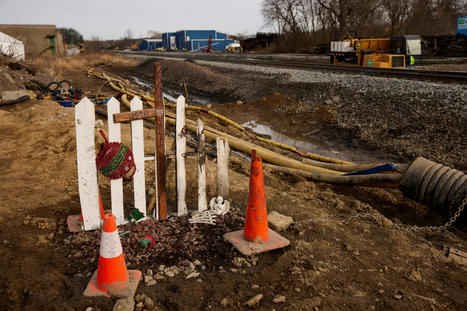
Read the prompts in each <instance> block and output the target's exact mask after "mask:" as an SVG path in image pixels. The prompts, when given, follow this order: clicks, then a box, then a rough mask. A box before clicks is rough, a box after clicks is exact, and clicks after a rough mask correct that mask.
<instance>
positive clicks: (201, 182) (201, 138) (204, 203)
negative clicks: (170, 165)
mask: <svg viewBox="0 0 467 311" xmlns="http://www.w3.org/2000/svg"><path fill="white" fill-rule="evenodd" d="M196 134H197V138H198V211H200V212H202V211H205V210H207V209H208V200H207V197H206V137H205V134H204V125H203V121H201V120H200V119H198V127H197V131H196Z"/></svg>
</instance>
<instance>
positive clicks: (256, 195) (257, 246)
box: [224, 150, 290, 256]
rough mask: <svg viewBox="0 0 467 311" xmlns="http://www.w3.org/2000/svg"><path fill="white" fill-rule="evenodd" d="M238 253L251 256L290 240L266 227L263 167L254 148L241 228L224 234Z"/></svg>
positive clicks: (279, 246) (286, 243) (283, 244)
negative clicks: (248, 190) (243, 220)
mask: <svg viewBox="0 0 467 311" xmlns="http://www.w3.org/2000/svg"><path fill="white" fill-rule="evenodd" d="M224 239H225V240H227V241H228V242H230V243H231V244H232V245H233V246H234V247H235V248H236V249H237V250H238V251H239V252H240V253H242V254H243V255H245V256H251V255H255V254H259V253H264V252H267V251H271V250H274V249H278V248H283V247H286V246H288V245H289V244H290V241H289V240H287V239H286V238H284V237H282V236H281V235H280V234H278V233H277V232H275V231H273V230H271V229H269V228H268V217H267V210H266V197H265V195H264V181H263V167H262V162H261V158H260V157H259V156H257V155H256V150H253V151H252V153H251V172H250V192H249V194H248V204H247V207H246V216H245V227H244V228H243V230H239V231H234V232H229V233H226V234H224Z"/></svg>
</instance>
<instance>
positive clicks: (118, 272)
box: [84, 214, 141, 297]
mask: <svg viewBox="0 0 467 311" xmlns="http://www.w3.org/2000/svg"><path fill="white" fill-rule="evenodd" d="M140 279H141V271H138V270H129V271H127V269H126V264H125V258H124V256H123V250H122V245H121V243H120V237H119V235H118V230H117V222H116V221H115V216H114V215H112V214H107V215H104V225H103V227H102V238H101V247H100V250H99V264H98V266H97V271H96V272H94V275H93V276H92V278H91V280H90V281H89V284H88V287H87V288H86V290H85V291H84V296H107V297H110V296H116V297H132V296H133V295H134V294H135V292H136V288H137V287H138V283H139V280H140Z"/></svg>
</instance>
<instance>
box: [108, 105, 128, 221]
mask: <svg viewBox="0 0 467 311" xmlns="http://www.w3.org/2000/svg"><path fill="white" fill-rule="evenodd" d="M119 112H120V102H119V101H118V100H116V99H115V98H113V97H112V98H111V99H109V101H108V102H107V115H108V118H107V119H108V127H109V141H111V142H117V143H119V142H121V140H122V138H121V130H120V123H115V122H114V118H113V115H114V114H115V113H119ZM110 202H111V206H112V214H114V215H115V218H116V220H117V225H118V226H119V225H122V224H124V223H126V221H125V216H124V215H123V179H122V178H120V179H114V180H111V181H110Z"/></svg>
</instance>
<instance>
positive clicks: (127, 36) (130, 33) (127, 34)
mask: <svg viewBox="0 0 467 311" xmlns="http://www.w3.org/2000/svg"><path fill="white" fill-rule="evenodd" d="M123 39H125V40H131V39H133V31H131V29H127V30H125V32H124V33H123Z"/></svg>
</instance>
